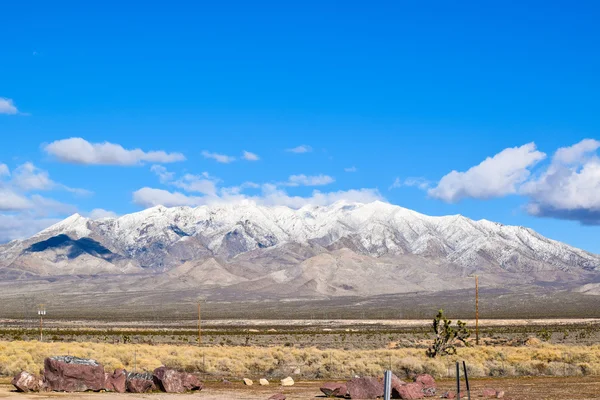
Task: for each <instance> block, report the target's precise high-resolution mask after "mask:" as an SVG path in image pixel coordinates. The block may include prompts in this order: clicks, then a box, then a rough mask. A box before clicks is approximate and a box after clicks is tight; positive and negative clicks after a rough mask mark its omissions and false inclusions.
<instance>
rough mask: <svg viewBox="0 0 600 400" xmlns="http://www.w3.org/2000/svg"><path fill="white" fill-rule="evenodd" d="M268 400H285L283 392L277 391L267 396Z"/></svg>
mask: <svg viewBox="0 0 600 400" xmlns="http://www.w3.org/2000/svg"><path fill="white" fill-rule="evenodd" d="M269 400H285V395H284V394H283V393H277V394H274V395H273V396H271V397H269Z"/></svg>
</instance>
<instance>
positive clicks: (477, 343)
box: [475, 275, 479, 346]
mask: <svg viewBox="0 0 600 400" xmlns="http://www.w3.org/2000/svg"><path fill="white" fill-rule="evenodd" d="M475 344H476V345H477V346H479V277H478V276H477V275H475Z"/></svg>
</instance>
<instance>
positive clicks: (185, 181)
mask: <svg viewBox="0 0 600 400" xmlns="http://www.w3.org/2000/svg"><path fill="white" fill-rule="evenodd" d="M172 184H173V185H175V186H177V187H179V188H181V189H184V190H185V191H186V192H198V193H202V194H208V195H214V194H216V192H217V185H216V181H215V180H213V179H210V175H208V174H205V175H192V174H185V175H184V176H183V177H182V178H181V179H178V180H176V181H174V182H172Z"/></svg>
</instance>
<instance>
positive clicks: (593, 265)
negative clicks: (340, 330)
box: [0, 202, 600, 291]
mask: <svg viewBox="0 0 600 400" xmlns="http://www.w3.org/2000/svg"><path fill="white" fill-rule="evenodd" d="M599 267H600V256H599V255H596V254H591V253H589V252H586V251H583V250H580V249H577V248H574V247H571V246H568V245H566V244H563V243H560V242H557V241H554V240H550V239H547V238H545V237H543V236H541V235H539V234H538V233H536V232H534V231H532V230H531V229H527V228H524V227H518V226H505V225H502V224H498V223H494V222H490V221H487V220H480V221H473V220H470V219H468V218H465V217H463V216H460V215H455V216H444V217H431V216H426V215H423V214H419V213H417V212H415V211H411V210H408V209H405V208H402V207H399V206H395V205H391V204H387V203H383V202H373V203H368V204H360V203H348V202H337V203H335V204H333V205H330V206H305V207H302V208H300V209H297V210H296V209H291V208H288V207H281V206H278V207H266V206H259V205H256V204H254V203H252V202H241V203H236V204H221V205H213V206H202V207H197V208H190V207H175V208H166V207H162V206H158V207H154V208H149V209H146V210H144V211H141V212H138V213H134V214H129V215H124V216H122V217H119V218H105V219H100V220H91V219H89V218H84V217H82V216H80V215H78V214H75V215H73V216H71V217H69V218H67V219H65V220H64V221H62V222H60V223H58V224H56V225H53V226H51V227H49V228H48V229H46V230H44V231H42V232H40V233H38V234H37V235H35V236H33V237H31V238H29V239H27V240H22V241H13V242H11V243H8V244H6V245H4V246H0V273H1V274H2V275H3V276H5V277H9V278H10V277H18V278H23V277H28V276H45V275H72V274H76V275H86V274H87V275H89V274H132V273H135V274H140V273H141V274H148V273H152V274H157V273H164V276H165V280H168V279H176V280H178V281H181V280H182V279H183V280H185V279H188V280H189V279H191V281H193V282H195V284H201V283H203V282H206V281H210V282H211V283H212V284H218V283H217V282H219V277H220V278H222V279H223V280H222V281H221V282H223V284H224V285H234V284H239V283H240V282H250V281H251V282H253V283H254V284H257V285H259V286H260V285H263V286H261V288H264V287H270V285H276V284H277V283H282V282H283V283H290V282H292V281H293V282H296V283H297V284H298V285H300V283H302V284H306V283H307V282H312V283H311V285H313V286H314V288H317V289H315V290H319V291H323V290H325V289H322V288H321V286H319V285H322V284H323V283H324V282H326V281H328V280H331V279H338V280H340V279H341V275H336V274H339V273H340V271H345V272H344V274H343V276H350V277H351V278H352V277H356V279H361V280H363V281H364V280H365V279H366V280H368V279H381V280H386V279H387V278H386V276H389V274H396V275H397V274H409V272H410V274H413V275H414V277H413V278H411V282H413V283H414V284H421V283H420V282H418V281H419V279H421V280H427V279H430V280H432V282H433V281H435V280H436V279H439V280H440V282H437V281H436V282H437V283H435V284H433V283H432V284H431V286H432V287H438V286H440V285H442V286H443V285H444V283H443V282H444V279H445V277H446V276H447V275H448V274H450V271H452V274H458V275H461V276H466V275H469V274H472V273H475V272H476V273H479V274H487V275H489V276H490V277H492V276H501V275H502V276H504V277H506V276H510V275H506V274H519V275H520V274H525V275H527V276H529V277H535V279H542V280H544V279H548V280H550V281H553V280H560V279H561V277H564V276H565V275H564V274H571V275H580V274H588V275H589V274H595V272H596V271H597V270H598V269H599ZM386 274H388V275H386ZM419 274H420V275H421V277H419V276H418V275H419ZM411 276H412V275H411ZM215 277H216V278H215ZM369 277H371V278H369ZM167 278H168V279H167ZM356 279H355V280H356ZM503 279H504V278H503ZM519 279H521V278H519ZM342 280H344V281H347V282H346V283H344V285H345V286H344V287H350V288H356V287H358V286H360V285H358V282H353V279H345V278H344V279H342ZM492 280H493V279H492ZM257 282H262V283H260V284H259V283H257ZM265 282H266V283H265ZM265 285H266V286H265ZM311 285H308V286H309V287H311ZM261 290H262V289H261ZM390 290H393V289H391V288H390ZM325 291H327V290H325Z"/></svg>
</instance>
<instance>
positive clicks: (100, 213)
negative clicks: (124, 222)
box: [88, 208, 118, 220]
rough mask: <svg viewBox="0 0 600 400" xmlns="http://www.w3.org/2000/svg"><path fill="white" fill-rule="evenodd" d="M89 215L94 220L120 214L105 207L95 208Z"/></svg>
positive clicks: (114, 216)
mask: <svg viewBox="0 0 600 400" xmlns="http://www.w3.org/2000/svg"><path fill="white" fill-rule="evenodd" d="M88 216H89V217H90V218H91V219H93V220H97V219H102V218H116V217H117V216H118V215H117V213H116V212H114V211H108V210H105V209H103V208H94V209H93V210H92V211H90V212H89V213H88Z"/></svg>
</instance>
